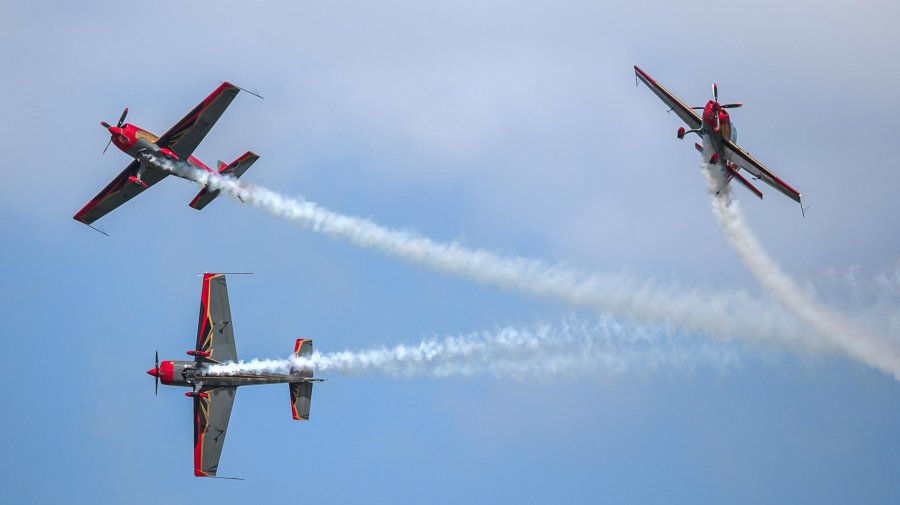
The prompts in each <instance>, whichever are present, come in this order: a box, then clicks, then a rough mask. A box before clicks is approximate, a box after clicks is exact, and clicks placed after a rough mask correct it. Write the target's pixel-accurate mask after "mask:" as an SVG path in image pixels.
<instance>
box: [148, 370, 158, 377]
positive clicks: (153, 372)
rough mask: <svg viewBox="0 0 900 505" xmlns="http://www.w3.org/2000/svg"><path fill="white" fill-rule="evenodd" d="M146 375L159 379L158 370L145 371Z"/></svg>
mask: <svg viewBox="0 0 900 505" xmlns="http://www.w3.org/2000/svg"><path fill="white" fill-rule="evenodd" d="M147 375H152V376H154V377H159V369H158V368H151V369H150V370H147Z"/></svg>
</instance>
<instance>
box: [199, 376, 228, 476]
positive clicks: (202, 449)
mask: <svg viewBox="0 0 900 505" xmlns="http://www.w3.org/2000/svg"><path fill="white" fill-rule="evenodd" d="M236 392H237V387H233V386H229V387H212V388H200V390H199V391H198V393H199V394H197V395H196V396H195V397H194V475H195V476H197V477H215V476H216V471H217V470H218V469H219V456H221V455H222V446H223V445H225V432H226V431H227V430H228V419H229V418H230V417H231V407H232V406H233V405H234V395H235V393H236Z"/></svg>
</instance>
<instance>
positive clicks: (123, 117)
mask: <svg viewBox="0 0 900 505" xmlns="http://www.w3.org/2000/svg"><path fill="white" fill-rule="evenodd" d="M127 115H128V107H125V110H123V111H122V115H121V116H119V122H118V123H116V128H121V127H122V125H123V124H125V116H127ZM100 125H102V126H103V127H104V128H106V129H107V130H108V129H109V128H110V126H109V123H107V122H106V121H100ZM112 139H113V138H112V136H111V135H110V137H109V142H107V143H106V147H104V148H103V153H102V154H106V150H107V149H109V145H110V144H112Z"/></svg>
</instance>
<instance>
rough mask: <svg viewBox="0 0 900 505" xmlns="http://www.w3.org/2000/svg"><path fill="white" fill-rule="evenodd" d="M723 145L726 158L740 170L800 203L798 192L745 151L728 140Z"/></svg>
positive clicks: (724, 140)
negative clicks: (740, 168)
mask: <svg viewBox="0 0 900 505" xmlns="http://www.w3.org/2000/svg"><path fill="white" fill-rule="evenodd" d="M723 144H724V146H725V154H726V157H727V158H728V159H729V160H730V161H731V162H732V163H734V164H736V165H739V166H741V167H742V168H744V169H745V170H747V171H748V172H750V173H751V174H753V176H754V177H756V178H757V179H759V180H761V181H763V182H764V183H766V184H768V185H769V186H772V187H773V188H775V189H777V190H778V191H780V192H781V193H783V194H784V195H785V196H787V197H788V198H790V199H791V200H794V201H795V202H798V203H799V202H800V192H799V191H797V190H796V189H794V188H792V187H790V186H789V185H788V184H787V183H786V182H784V181H782V180H781V179H780V178H779V177H778V176H777V175H775V174H774V173H773V172H772V171H771V170H769V169H768V168H766V167H765V165H763V164H762V163H760V162H758V161H756V159H754V158H753V157H752V156H750V154H749V153H747V151H744V150H743V149H741V148H740V147H738V146H737V145H736V144H735V143H734V142H732V141H730V140H726V139H723Z"/></svg>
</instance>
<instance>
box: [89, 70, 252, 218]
mask: <svg viewBox="0 0 900 505" xmlns="http://www.w3.org/2000/svg"><path fill="white" fill-rule="evenodd" d="M240 90H241V88H240V87H238V86H235V85H234V84H231V83H228V82H224V83H222V85H221V86H219V87H218V88H216V90H215V91H213V92H212V93H211V94H210V95H209V96H208V97H206V99H205V100H203V101H202V102H201V103H200V104H199V105H197V106H196V107H194V110H192V111H190V112H189V113H188V115H186V116H185V117H184V118H182V120H181V121H179V122H178V123H176V124H175V126H173V127H172V128H169V131H167V132H166V133H164V134H163V135H162V136H161V137H157V136H156V135H154V134H152V133H150V132H148V131H147V130H142V129H140V128H138V127H137V126H135V125H133V124H130V123H126V122H125V116H126V115H128V107H126V108H125V110H124V111H123V112H122V115H121V116H120V117H119V122H118V123H116V125H115V126H111V125H110V124H109V123H107V122H105V121H101V122H100V124H101V125H102V126H103V127H104V128H106V129H107V130H109V134H110V135H111V137H110V139H109V142H108V143H107V144H106V148H105V149H103V153H106V149H109V145H110V144H115V145H116V147H118V148H119V149H121V150H122V151H123V152H125V154H127V155H129V156H131V157H132V158H134V161H132V162H131V163H130V164H129V165H128V166H127V167H125V170H123V171H122V173H120V174H119V175H118V176H116V178H115V179H113V180H112V182H110V183H109V184H108V185H107V186H106V187H105V188H103V191H101V192H100V193H99V194H98V195H97V196H95V197H94V198H93V200H91V201H90V202H88V203H87V205H85V206H84V208H83V209H81V210H80V211H78V213H77V214H75V216H74V218H75V219H76V220H78V221H81V222H82V223H84V224H86V225H88V226H91V223H93V222H94V221H96V220H98V219H100V218H101V217H103V216H105V215H106V214H107V213H109V212H110V211H112V210H114V209H115V208H116V207H118V206H120V205H122V204H123V203H125V202H127V201H128V200H131V199H132V198H134V197H135V196H137V195H139V194H141V192H143V191H144V190H145V189H147V188H149V187H150V186H153V185H154V184H156V183H157V182H159V181H161V180H163V179H164V178H165V177H166V176H167V175H169V174H170V173H172V172H167V171H164V170H161V169H159V168H156V167H154V165H153V164H152V163H150V160H151V159H152V157H153V156H165V157H168V158H171V159H176V160H187V161H188V162H189V163H190V164H192V165H194V166H195V167H197V168H199V169H201V170H206V171H207V172H212V170H211V169H210V168H209V167H207V166H206V165H204V164H203V163H202V162H200V160H198V159H197V158H194V157H193V156H191V154H192V153H193V152H194V150H195V149H197V146H198V145H200V142H202V141H203V138H204V137H206V134H207V133H209V130H210V129H211V128H212V127H213V125H214V124H216V121H217V120H218V119H219V117H220V116H221V115H222V113H223V112H225V109H226V108H228V105H230V104H231V101H232V100H234V97H235V96H237V94H238V92H239V91H240ZM248 93H252V92H249V91H248ZM252 94H254V95H255V93H252ZM256 96H259V95H256ZM258 158H259V156H257V155H256V154H253V153H252V152H250V151H247V153H245V154H244V155H243V156H241V157H239V158H238V159H236V160H234V161H232V162H231V163H230V164H228V165H226V164H224V163H222V162H221V161H220V162H219V165H218V169H219V173H220V174H222V175H230V176H232V177H235V178H237V177H240V176H242V175H243V174H244V172H246V171H247V169H249V168H250V165H252V164H253V162H255V161H256V160H257V159H258ZM218 195H219V191H218V190H215V191H208V190H207V189H206V188H203V189H201V190H200V192H199V193H197V196H196V197H194V199H193V200H192V201H191V203H190V206H191V207H193V208H195V209H197V210H200V209H202V208H203V207H206V205H207V204H209V202H211V201H213V199H214V198H215V197H217V196H218Z"/></svg>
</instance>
